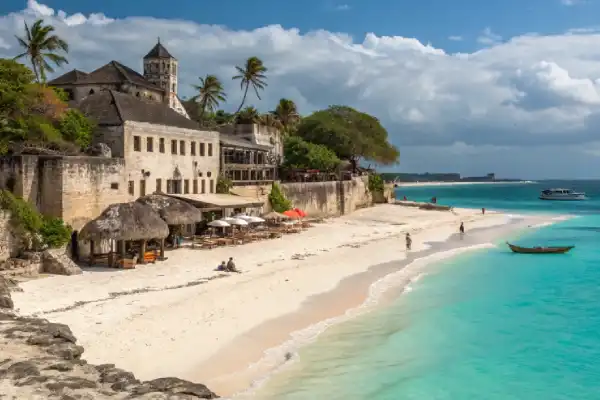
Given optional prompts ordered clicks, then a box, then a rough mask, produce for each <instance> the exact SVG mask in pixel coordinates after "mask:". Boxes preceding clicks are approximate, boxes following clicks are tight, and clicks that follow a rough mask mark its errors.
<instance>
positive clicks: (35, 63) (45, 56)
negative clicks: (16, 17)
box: [15, 19, 69, 83]
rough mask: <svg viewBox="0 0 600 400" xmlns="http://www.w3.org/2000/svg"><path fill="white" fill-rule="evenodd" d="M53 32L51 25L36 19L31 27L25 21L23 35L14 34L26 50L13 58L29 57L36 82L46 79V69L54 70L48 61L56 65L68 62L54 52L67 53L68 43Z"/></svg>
mask: <svg viewBox="0 0 600 400" xmlns="http://www.w3.org/2000/svg"><path fill="white" fill-rule="evenodd" d="M53 33H54V27H53V26H52V25H44V20H43V19H38V20H37V21H35V22H34V23H33V25H32V26H31V29H30V28H29V26H28V25H27V22H25V37H23V38H21V37H18V36H15V37H16V38H17V40H18V41H19V44H20V45H21V47H23V48H24V49H25V50H26V51H25V52H24V53H21V54H19V55H18V56H16V57H15V60H18V59H19V58H23V57H27V58H29V61H30V62H31V66H32V67H33V73H34V74H35V78H36V80H37V81H38V83H39V82H41V81H42V82H45V81H46V71H48V72H54V68H53V67H52V66H51V65H50V64H49V63H48V61H51V62H52V63H54V64H55V65H56V66H58V67H60V66H61V65H62V64H68V63H69V61H67V59H66V58H65V57H64V56H62V55H59V54H56V52H57V51H64V52H65V53H68V52H69V45H68V44H67V42H65V41H64V40H62V39H61V38H60V37H58V36H57V35H54V34H53ZM40 78H41V81H40Z"/></svg>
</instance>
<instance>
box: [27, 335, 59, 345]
mask: <svg viewBox="0 0 600 400" xmlns="http://www.w3.org/2000/svg"><path fill="white" fill-rule="evenodd" d="M55 343H57V342H56V341H55V340H54V338H52V337H50V336H48V335H35V336H31V337H29V338H28V339H27V344H29V345H32V346H50V345H51V344H55Z"/></svg>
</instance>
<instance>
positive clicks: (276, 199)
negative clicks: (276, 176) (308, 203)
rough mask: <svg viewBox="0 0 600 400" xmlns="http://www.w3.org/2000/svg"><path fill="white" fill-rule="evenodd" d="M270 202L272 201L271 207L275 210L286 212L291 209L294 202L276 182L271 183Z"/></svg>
mask: <svg viewBox="0 0 600 400" xmlns="http://www.w3.org/2000/svg"><path fill="white" fill-rule="evenodd" d="M269 203H271V207H273V210H275V211H277V212H280V213H282V212H284V211H287V210H290V209H291V208H292V202H291V201H290V200H288V198H287V197H285V194H283V191H282V190H281V187H279V185H278V184H277V183H275V182H273V185H271V192H270V193H269Z"/></svg>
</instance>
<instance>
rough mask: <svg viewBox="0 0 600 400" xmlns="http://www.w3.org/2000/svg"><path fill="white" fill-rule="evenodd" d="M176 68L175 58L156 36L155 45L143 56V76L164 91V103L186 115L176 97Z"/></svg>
mask: <svg viewBox="0 0 600 400" xmlns="http://www.w3.org/2000/svg"><path fill="white" fill-rule="evenodd" d="M177 69H178V63H177V59H176V58H175V57H173V56H172V55H171V54H170V53H169V52H168V50H167V49H166V48H165V47H164V46H163V45H162V44H161V43H160V38H158V42H157V43H156V45H155V46H154V47H153V48H152V50H150V51H149V52H148V54H146V55H145V56H144V78H146V80H147V81H149V82H151V83H153V84H155V85H156V86H158V87H160V88H162V89H163V90H164V91H165V97H164V102H165V104H167V105H168V106H169V107H171V108H172V109H174V110H175V111H177V112H178V113H180V114H182V115H185V116H186V117H188V115H187V113H186V111H185V109H184V108H183V105H182V104H181V102H180V101H179V98H178V97H177V89H178V88H177V85H178V82H177ZM188 118H189V117H188Z"/></svg>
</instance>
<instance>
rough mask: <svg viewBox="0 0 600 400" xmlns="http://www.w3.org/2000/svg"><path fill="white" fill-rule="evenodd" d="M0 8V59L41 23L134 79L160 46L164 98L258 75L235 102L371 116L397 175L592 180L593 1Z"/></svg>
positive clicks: (595, 123)
mask: <svg viewBox="0 0 600 400" xmlns="http://www.w3.org/2000/svg"><path fill="white" fill-rule="evenodd" d="M208 4H209V3H208V2H201V1H198V0H195V1H192V0H173V1H170V2H169V1H158V0H146V1H144V2H141V1H122V0H120V1H116V0H103V1H102V2H91V1H81V0H79V1H74V0H45V1H42V2H39V3H38V2H36V1H35V0H29V1H23V0H18V1H17V0H2V1H1V2H0V57H14V56H15V55H16V54H18V53H19V52H20V49H19V48H18V44H17V41H16V39H15V35H22V34H23V23H24V21H34V20H35V19H37V18H44V19H45V20H46V22H47V23H50V24H52V25H54V26H55V27H56V30H57V33H58V34H59V35H60V36H61V37H63V38H65V39H66V40H67V41H68V43H69V45H70V51H69V55H68V59H69V65H67V66H64V67H62V68H60V69H58V70H57V72H56V74H55V75H59V74H62V73H65V72H67V71H69V70H70V69H72V68H77V69H80V70H83V71H87V72H90V71H92V70H94V69H96V68H98V67H100V66H102V65H104V64H105V63H107V62H109V61H111V60H117V61H120V62H122V63H124V64H126V65H128V66H130V67H132V68H134V69H137V70H138V71H139V70H141V66H142V57H143V56H144V55H145V54H146V53H147V52H148V51H149V50H150V48H151V47H152V46H153V45H154V44H155V43H156V41H157V38H158V37H160V39H161V43H163V44H164V45H165V47H167V49H168V50H169V51H170V52H171V54H173V55H174V56H175V57H176V58H177V59H178V60H179V74H180V76H179V95H180V96H181V97H189V96H192V95H193V94H194V93H193V89H192V85H193V84H197V83H198V77H200V76H204V75H206V74H216V75H217V76H218V77H219V78H220V79H221V80H222V81H223V82H224V83H225V88H226V90H227V94H228V102H227V104H225V105H224V106H223V108H225V109H227V110H235V108H236V107H237V105H239V102H240V100H241V97H242V93H241V91H240V88H239V83H238V82H235V81H232V80H231V77H232V76H233V75H234V74H235V68H234V67H235V65H242V64H243V63H244V61H245V59H246V58H248V57H250V56H258V57H260V58H261V59H262V60H263V61H264V63H265V65H266V66H267V67H268V73H267V75H268V87H267V88H266V90H265V91H264V93H263V94H262V95H261V97H262V100H259V99H257V98H256V97H255V96H250V97H249V102H248V104H249V105H254V106H256V107H257V108H259V110H261V111H265V112H266V111H269V110H271V109H273V108H274V106H275V104H276V103H277V101H278V100H279V99H280V98H282V97H285V98H289V99H292V100H294V101H295V102H296V104H297V105H298V108H299V111H300V112H301V113H302V114H304V115H306V114H310V113H311V112H313V111H315V110H319V109H323V108H326V107H327V106H329V105H332V104H342V105H349V106H351V107H355V108H357V109H359V110H361V111H364V112H367V113H370V114H372V115H374V116H376V117H377V118H379V120H380V121H381V122H382V124H383V125H384V126H385V127H386V129H387V130H388V132H389V135H390V140H391V142H392V143H394V144H395V145H396V146H398V148H399V149H400V154H401V155H400V162H399V164H398V165H395V166H392V167H388V170H395V171H402V172H459V173H462V174H463V175H470V176H473V175H483V174H486V173H489V172H495V173H496V174H497V176H500V177H504V178H526V179H548V178H560V179H571V178H579V179H591V178H600V168H599V166H600V23H599V22H598V20H597V16H598V15H600V0H518V1H517V0H487V1H481V0H455V1H448V0H419V1H417V0H395V1H392V0H370V1H366V0H347V1H345V0H339V1H334V0H303V1H302V2H282V1H280V0H278V1H275V0H256V1H253V2H249V1H241V0H238V1H234V0H221V1H219V2H216V3H215V2H211V3H210V5H208Z"/></svg>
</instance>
